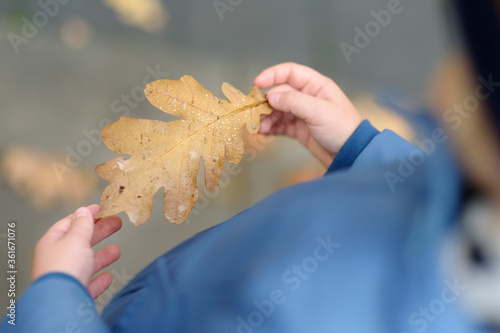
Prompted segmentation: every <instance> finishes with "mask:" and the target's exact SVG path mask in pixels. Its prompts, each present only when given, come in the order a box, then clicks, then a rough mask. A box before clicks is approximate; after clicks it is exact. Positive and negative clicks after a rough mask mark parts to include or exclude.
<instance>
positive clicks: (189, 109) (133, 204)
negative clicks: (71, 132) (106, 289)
mask: <svg viewBox="0 0 500 333" xmlns="http://www.w3.org/2000/svg"><path fill="white" fill-rule="evenodd" d="M144 92H145V94H146V97H147V98H148V100H149V101H150V102H151V104H153V105H154V106H156V107H157V108H159V109H160V110H162V111H163V112H165V113H169V114H172V115H175V116H178V117H180V119H177V120H174V121H170V122H163V121H159V120H149V119H134V118H130V117H122V118H120V119H119V120H118V121H116V122H114V123H112V124H109V125H107V126H105V127H104V128H103V129H102V131H101V135H102V137H103V141H104V143H105V144H106V146H108V148H110V149H111V150H112V151H114V152H116V153H118V154H127V155H130V158H129V159H127V158H125V157H116V158H113V159H111V160H109V161H107V162H106V163H104V164H101V165H99V166H98V167H97V168H96V172H97V173H98V174H99V176H100V177H102V178H103V179H105V180H108V181H109V182H110V183H111V184H109V185H108V186H107V187H106V188H105V190H104V192H103V193H102V197H101V206H102V210H101V213H100V215H101V216H107V215H112V214H116V213H119V212H122V211H125V212H126V213H127V215H128V217H129V219H130V221H132V223H134V224H135V225H140V224H142V223H144V222H146V221H147V220H148V218H149V216H150V214H151V209H152V206H153V197H154V195H155V193H156V192H157V191H158V190H159V189H160V188H163V190H164V202H163V211H164V213H165V217H166V218H167V219H168V220H169V221H170V222H172V223H177V224H180V223H182V222H184V220H185V219H186V218H187V217H188V216H189V213H190V212H191V210H192V208H193V206H194V204H195V203H196V200H197V199H198V185H197V181H196V178H197V175H198V172H199V170H200V157H201V158H202V161H203V165H204V177H205V186H206V188H207V189H208V190H210V191H213V190H214V189H215V188H216V187H217V185H218V184H219V181H220V178H221V174H222V169H223V164H224V157H225V159H227V161H228V162H230V163H239V162H240V161H241V159H242V157H243V154H244V141H243V131H244V128H245V127H246V129H247V130H248V132H250V133H257V132H258V130H259V125H260V115H261V114H269V113H271V111H272V109H271V107H270V106H269V104H267V100H266V99H265V98H264V96H263V95H262V93H261V92H260V90H259V89H258V88H257V87H254V88H253V89H252V90H251V91H250V93H249V94H248V95H245V94H243V93H242V92H241V91H239V90H238V89H236V88H234V87H233V86H231V85H230V84H228V83H224V84H223V85H222V92H223V93H224V95H225V96H226V98H227V99H228V100H225V99H219V98H217V97H216V96H215V95H214V94H213V93H212V92H210V91H209V90H207V89H206V88H204V87H203V86H202V85H201V84H200V83H199V82H197V81H196V80H195V79H194V78H192V77H191V76H189V75H185V76H183V77H181V78H180V80H159V81H154V82H151V83H149V84H148V85H147V86H146V89H145V90H144Z"/></svg>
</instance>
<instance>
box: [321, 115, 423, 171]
mask: <svg viewBox="0 0 500 333" xmlns="http://www.w3.org/2000/svg"><path fill="white" fill-rule="evenodd" d="M417 150H419V148H418V147H416V146H414V145H413V144H411V143H409V142H408V141H406V140H404V139H403V138H401V137H400V136H398V135H397V134H396V133H394V132H392V131H390V130H384V131H382V132H379V131H378V130H377V129H376V128H375V127H373V126H372V125H371V124H370V122H369V121H368V120H364V121H363V122H362V123H361V124H360V125H359V126H358V128H357V129H356V130H355V131H354V133H353V134H352V135H351V136H350V137H349V139H348V140H347V141H346V143H345V144H344V145H343V146H342V148H341V149H340V151H339V152H338V154H337V156H335V158H334V160H333V162H332V164H331V165H330V167H329V168H328V170H327V171H326V174H329V173H331V172H334V171H340V170H348V169H351V168H353V167H362V166H367V165H375V164H385V163H388V162H389V163H390V162H394V161H398V160H400V159H401V158H403V157H404V156H406V155H408V154H409V153H411V152H414V151H417Z"/></svg>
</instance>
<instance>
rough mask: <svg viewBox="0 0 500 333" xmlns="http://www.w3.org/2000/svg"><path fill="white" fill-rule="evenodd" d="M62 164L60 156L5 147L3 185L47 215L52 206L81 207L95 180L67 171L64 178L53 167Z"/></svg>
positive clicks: (84, 172) (86, 174) (77, 170)
mask: <svg viewBox="0 0 500 333" xmlns="http://www.w3.org/2000/svg"><path fill="white" fill-rule="evenodd" d="M55 163H58V164H60V165H65V164H64V155H62V154H60V155H59V154H51V153H46V152H42V151H39V150H35V149H31V148H28V147H23V146H11V147H8V148H7V149H6V150H5V152H4V153H3V155H2V163H1V164H0V167H1V168H0V170H1V173H2V175H3V178H4V179H5V182H6V183H7V185H8V186H9V187H10V188H11V189H13V190H14V191H15V192H17V193H19V194H20V195H22V196H23V197H25V198H26V199H27V200H28V202H29V204H30V205H31V206H32V207H33V208H34V209H35V210H37V211H39V212H43V211H49V210H50V209H52V208H53V207H54V206H55V205H56V204H58V203H63V204H65V205H66V206H68V207H74V206H77V205H82V204H83V203H84V202H85V201H86V200H87V199H88V198H89V196H90V195H91V194H92V193H93V192H94V190H95V188H96V186H97V179H96V178H97V177H95V174H94V173H92V172H91V171H89V170H85V169H83V168H69V167H66V168H67V169H68V170H70V172H69V171H68V172H65V173H64V177H61V176H60V174H58V172H57V170H56V169H55V168H54V164H55Z"/></svg>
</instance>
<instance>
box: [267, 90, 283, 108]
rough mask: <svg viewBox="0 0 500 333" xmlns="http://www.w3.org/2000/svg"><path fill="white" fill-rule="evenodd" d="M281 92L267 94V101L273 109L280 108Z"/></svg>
mask: <svg viewBox="0 0 500 333" xmlns="http://www.w3.org/2000/svg"><path fill="white" fill-rule="evenodd" d="M280 96H281V92H270V93H269V94H267V100H268V102H269V104H270V105H271V107H273V108H278V107H279V101H280Z"/></svg>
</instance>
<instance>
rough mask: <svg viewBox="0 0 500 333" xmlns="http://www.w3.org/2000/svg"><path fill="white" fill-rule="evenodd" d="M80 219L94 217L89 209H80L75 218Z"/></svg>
mask: <svg viewBox="0 0 500 333" xmlns="http://www.w3.org/2000/svg"><path fill="white" fill-rule="evenodd" d="M79 217H92V213H91V211H90V210H89V209H88V208H87V207H80V208H78V209H77V210H76V211H75V214H74V218H75V219H77V218H79Z"/></svg>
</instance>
